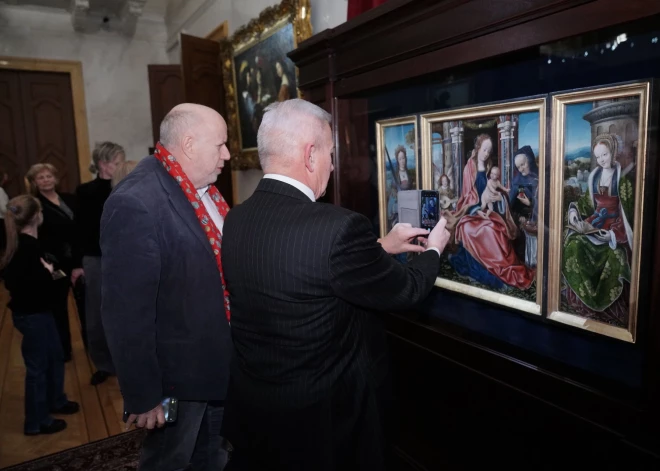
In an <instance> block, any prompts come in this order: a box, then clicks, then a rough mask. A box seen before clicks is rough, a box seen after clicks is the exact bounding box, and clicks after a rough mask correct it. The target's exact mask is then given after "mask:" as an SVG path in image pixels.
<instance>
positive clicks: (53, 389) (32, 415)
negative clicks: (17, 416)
mask: <svg viewBox="0 0 660 471" xmlns="http://www.w3.org/2000/svg"><path fill="white" fill-rule="evenodd" d="M13 320H14V326H15V327H16V328H17V329H18V331H19V332H20V333H21V334H23V342H22V343H21V353H22V354H23V361H24V362H25V429H24V431H25V432H26V433H30V432H32V433H34V432H39V430H40V427H41V426H42V425H50V424H51V423H52V421H53V418H52V417H51V416H50V409H59V408H61V407H62V406H64V405H65V404H66V403H67V397H66V394H64V354H63V353H62V345H61V343H60V337H59V334H58V333H57V327H56V326H55V319H53V315H52V314H51V313H49V312H47V313H41V314H20V313H14V314H13Z"/></svg>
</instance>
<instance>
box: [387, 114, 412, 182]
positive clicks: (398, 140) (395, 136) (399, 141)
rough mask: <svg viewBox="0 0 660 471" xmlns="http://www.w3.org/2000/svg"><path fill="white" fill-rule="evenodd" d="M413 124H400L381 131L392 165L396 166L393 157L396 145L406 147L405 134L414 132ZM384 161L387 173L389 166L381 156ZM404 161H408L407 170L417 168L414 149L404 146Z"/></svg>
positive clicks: (394, 157)
mask: <svg viewBox="0 0 660 471" xmlns="http://www.w3.org/2000/svg"><path fill="white" fill-rule="evenodd" d="M414 129H415V125H414V124H412V123H411V124H400V125H398V126H389V127H386V128H385V129H384V131H383V135H384V141H385V147H387V151H388V152H389V153H390V159H392V165H396V156H395V155H394V149H396V147H397V146H398V145H403V146H406V134H407V133H408V132H409V131H414ZM383 158H384V159H385V165H386V169H387V170H388V172H389V164H388V163H387V156H386V155H383ZM406 159H407V160H408V168H409V169H414V168H415V167H417V160H416V159H415V149H411V148H410V147H408V146H406Z"/></svg>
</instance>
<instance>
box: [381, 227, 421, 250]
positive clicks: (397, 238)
mask: <svg viewBox="0 0 660 471" xmlns="http://www.w3.org/2000/svg"><path fill="white" fill-rule="evenodd" d="M428 235H429V231H427V230H426V229H420V228H418V227H412V226H411V225H410V224H408V223H404V222H400V223H398V224H395V225H394V227H393V228H392V230H391V231H390V232H389V234H387V235H386V236H385V237H383V238H382V239H378V242H380V245H382V246H383V250H385V252H387V253H388V254H391V255H396V254H400V253H404V252H424V247H422V246H421V245H415V244H412V243H411V242H412V240H413V239H414V238H415V237H420V238H425V237H427V236H428ZM424 240H425V239H424Z"/></svg>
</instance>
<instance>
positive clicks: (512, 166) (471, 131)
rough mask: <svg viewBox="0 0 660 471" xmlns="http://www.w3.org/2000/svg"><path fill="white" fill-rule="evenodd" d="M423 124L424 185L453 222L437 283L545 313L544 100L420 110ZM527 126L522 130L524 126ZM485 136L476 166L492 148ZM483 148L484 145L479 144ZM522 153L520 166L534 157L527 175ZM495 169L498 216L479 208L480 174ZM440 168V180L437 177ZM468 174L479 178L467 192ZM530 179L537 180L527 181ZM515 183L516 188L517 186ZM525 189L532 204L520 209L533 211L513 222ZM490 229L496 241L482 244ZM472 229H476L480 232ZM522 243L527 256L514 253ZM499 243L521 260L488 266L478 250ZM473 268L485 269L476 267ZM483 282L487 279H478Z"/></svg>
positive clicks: (468, 293) (529, 162) (532, 312)
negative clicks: (437, 196) (520, 168)
mask: <svg viewBox="0 0 660 471" xmlns="http://www.w3.org/2000/svg"><path fill="white" fill-rule="evenodd" d="M420 121H421V124H420V132H421V141H422V172H423V176H422V178H423V183H424V188H428V189H433V190H438V191H439V192H440V200H441V202H440V208H441V213H443V214H444V216H445V218H446V219H447V221H448V225H447V227H448V228H449V229H450V232H451V234H452V238H451V240H450V244H449V245H448V247H447V248H446V249H445V253H444V254H443V256H442V263H441V272H440V276H438V278H437V279H436V282H435V286H437V287H439V288H443V289H447V290H449V291H453V292H456V293H460V294H463V295H467V296H471V297H475V298H478V299H480V300H484V301H487V302H490V303H494V304H498V305H501V306H505V307H508V308H512V309H516V310H519V311H523V312H526V313H528V314H533V315H539V316H540V315H541V311H542V304H543V291H544V290H543V286H544V284H543V269H544V250H543V248H544V227H545V204H546V192H545V178H546V176H545V166H546V156H545V149H546V137H545V134H546V98H545V97H539V98H529V99H522V100H519V101H512V102H506V103H496V104H489V105H481V106H475V107H469V108H461V109H458V110H447V111H440V112H433V113H427V114H423V115H421V117H420ZM523 125H524V129H521V128H522V127H523ZM439 129H440V130H441V131H439ZM482 136H486V137H482ZM521 140H522V141H523V142H522V144H524V146H522V145H521V142H520V141H521ZM487 141H490V145H491V150H490V152H489V151H488V150H486V151H485V154H483V155H485V156H486V157H485V160H484V161H482V163H478V160H477V159H479V158H482V157H480V156H481V155H482V154H480V152H481V149H484V148H486V149H487V145H488V144H487ZM528 141H529V142H528ZM477 145H478V146H479V149H475V146H477ZM438 146H440V148H438ZM495 146H497V147H496V149H497V150H496V151H497V154H496V155H497V158H498V161H497V164H493V162H492V160H491V157H490V155H491V154H492V153H493V150H494V148H495ZM534 147H535V149H534ZM473 150H474V152H472V151H473ZM473 154H474V155H473ZM438 156H440V159H441V161H442V162H441V165H442V166H441V168H442V170H439V169H438V165H436V163H435V162H434V157H435V158H436V159H437V158H438ZM518 156H522V158H521V159H519V162H520V163H521V164H522V163H523V162H525V161H527V162H528V164H527V165H528V167H527V169H526V170H525V168H523V171H527V172H528V173H526V174H523V173H521V172H519V171H518V169H517V168H516V163H515V161H516V160H517V159H516V158H517V157H518ZM530 159H531V160H530ZM480 165H483V166H485V170H478V168H479V166H480ZM496 166H497V167H500V168H499V169H498V170H499V172H500V180H501V184H502V186H503V188H502V189H501V190H498V191H499V192H500V195H501V196H500V202H498V203H497V210H496V211H494V212H496V214H493V211H492V210H491V211H488V209H490V206H488V205H486V208H487V209H485V210H483V211H481V208H478V207H477V206H476V205H479V204H480V203H481V201H482V196H479V194H478V189H477V183H476V182H477V178H478V177H479V173H480V172H485V173H486V178H490V175H491V172H490V170H492V169H493V168H494V167H496ZM468 167H469V168H468ZM532 169H533V170H534V173H532ZM438 172H440V178H436V174H437V173H438ZM450 175H451V176H450ZM466 175H468V176H469V178H471V179H473V181H472V182H471V183H470V186H469V187H466V188H465V189H464V186H463V185H464V181H463V180H464V178H465V176H466ZM443 177H446V179H445V178H443ZM527 180H529V181H530V182H532V183H533V185H531V184H530V185H527V184H523V183H522V182H523V181H527ZM513 186H516V189H515V190H514V188H513ZM507 187H508V188H507ZM521 188H522V189H521ZM464 190H465V191H464ZM511 192H513V193H515V194H514V198H515V199H514V200H513V203H510V202H509V200H510V194H511ZM525 192H528V193H529V194H528V196H529V198H527V197H525V198H526V199H525V201H526V202H528V203H530V204H529V205H528V206H529V207H530V208H529V210H527V209H525V208H522V209H521V211H522V210H524V211H528V212H529V216H528V218H527V220H525V222H524V223H523V222H522V221H520V223H518V221H513V217H512V214H513V209H512V208H513V206H514V205H515V207H516V208H518V207H519V206H520V205H521V204H522V203H519V202H518V200H519V199H520V198H519V197H521V195H522V194H523V193H525ZM484 193H485V191H484ZM463 195H465V196H463ZM482 195H483V194H482ZM475 198H476V200H475V201H472V200H473V199H475ZM482 208H483V206H482ZM516 214H517V213H516ZM525 214H527V213H525ZM479 218H482V219H481V220H480V219H479ZM523 224H524V228H523ZM482 225H489V226H490V227H491V228H492V229H490V228H485V229H484V228H483V227H481V226H482ZM472 226H474V229H472V228H471V227H472ZM518 226H520V227H518ZM514 227H515V228H516V230H514V229H513V228H514ZM505 228H506V229H505ZM523 229H524V230H523ZM459 231H460V234H461V237H462V240H460V241H458V240H457V238H456V237H457V233H458V232H459ZM488 231H491V232H488ZM518 231H520V232H518ZM477 232H478V233H479V234H480V235H479V237H477ZM486 233H488V234H492V236H493V238H494V239H493V240H497V242H496V243H492V242H485V243H483V242H478V241H480V240H484V235H485V234H486ZM470 234H474V237H472V236H470ZM513 235H515V236H516V238H513V237H512V236H513ZM505 237H509V238H505ZM500 238H502V240H500ZM521 240H522V242H521ZM502 241H505V242H506V244H508V245H510V246H511V248H510V249H509V250H508V251H505V250H504V249H503V248H501V244H502V243H503V242H502ZM464 243H465V244H466V245H464ZM521 243H522V244H523V246H522V247H523V248H524V250H523V251H525V250H528V251H529V254H528V253H527V252H525V255H524V257H523V258H522V259H520V257H518V256H517V255H511V254H515V253H516V250H514V244H518V245H517V246H516V247H518V249H520V244H521ZM498 244H499V245H498ZM534 246H535V247H536V248H535V249H534V248H533V247H534ZM493 247H495V248H498V250H500V251H501V252H502V253H507V254H508V255H507V260H508V258H511V257H515V260H514V261H515V263H512V264H510V265H508V266H505V264H504V263H502V264H501V265H500V266H497V265H495V266H490V265H487V263H486V261H485V259H486V258H489V257H486V256H484V257H480V255H483V254H480V253H479V252H480V251H481V252H483V253H486V252H488V250H491V251H492V250H495V248H493ZM528 247H532V248H530V249H528ZM467 254H469V255H467ZM472 254H474V255H472ZM528 256H529V260H528V258H527V257H528ZM453 257H455V258H453ZM466 257H468V258H469V257H471V260H474V261H475V262H476V263H477V264H478V267H475V266H474V265H473V264H472V265H470V267H471V268H464V267H467V265H463V264H462V262H461V260H463V259H466V260H467V259H468V258H466ZM452 258H453V260H452ZM493 259H494V258H493ZM508 261H509V262H510V261H511V260H508ZM473 268H474V270H477V269H478V271H479V272H481V273H482V274H479V273H476V272H473V271H470V270H472V269H473ZM443 274H444V275H445V276H442V275H443ZM477 279H479V280H482V281H481V282H477ZM505 280H506V282H505ZM516 294H517V295H518V296H516Z"/></svg>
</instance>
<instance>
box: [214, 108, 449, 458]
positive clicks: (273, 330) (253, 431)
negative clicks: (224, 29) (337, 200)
mask: <svg viewBox="0 0 660 471" xmlns="http://www.w3.org/2000/svg"><path fill="white" fill-rule="evenodd" d="M330 122H331V119H330V115H329V114H328V113H326V112H325V111H323V110H322V109H321V108H319V107H317V106H316V105H313V104H311V103H308V102H306V101H304V100H298V99H295V100H288V101H284V102H279V103H274V104H272V105H270V106H269V107H268V108H267V109H266V111H265V114H264V118H263V121H262V123H261V127H260V128H259V132H258V138H257V140H258V146H259V159H260V161H261V165H262V168H263V169H264V173H265V175H264V178H263V180H262V181H261V182H260V183H259V186H258V187H257V189H256V191H255V193H254V195H252V196H251V197H250V198H249V199H248V200H246V201H245V202H244V203H243V204H241V205H239V206H237V207H236V208H234V209H232V210H231V211H230V212H229V214H228V215H227V219H226V221H225V225H224V234H223V242H222V263H223V268H224V273H225V276H226V282H227V288H228V291H229V293H230V301H231V312H232V317H231V329H232V338H233V343H234V359H233V364H232V366H231V379H230V385H229V391H228V394H227V401H226V403H225V419H224V421H225V422H224V432H223V436H224V437H226V438H227V440H228V441H229V442H230V443H231V444H232V446H233V450H234V451H233V454H232V458H231V460H230V463H229V465H228V467H227V470H234V471H236V470H241V471H242V470H250V471H251V470H266V469H267V470H283V471H284V470H286V471H294V470H300V471H302V470H305V471H325V470H328V471H330V470H342V471H346V470H353V469H354V470H358V469H359V470H383V469H385V468H386V461H387V459H386V453H387V449H388V445H387V432H386V430H387V427H386V426H387V423H386V414H387V409H388V400H389V396H390V395H389V382H388V358H387V346H386V343H387V339H386V334H385V330H384V328H383V326H382V324H381V320H380V319H379V317H378V315H377V314H376V313H375V312H374V311H385V310H397V309H407V308H411V307H412V306H413V305H414V304H416V303H418V302H420V301H422V300H423V299H424V298H425V297H426V296H427V295H428V294H429V292H430V291H431V288H432V286H433V283H434V281H435V278H436V274H437V272H438V268H439V261H440V258H439V255H440V253H441V252H442V250H443V249H444V247H445V245H446V243H447V240H448V238H449V233H448V232H447V231H446V230H445V224H446V221H445V220H444V219H443V220H441V222H440V223H439V224H438V225H437V226H436V228H435V229H434V230H433V231H431V233H428V231H425V230H421V229H414V228H412V227H410V226H405V225H401V224H400V225H397V226H395V228H394V229H393V230H392V232H391V233H390V234H388V235H387V236H385V237H384V238H383V239H382V240H377V239H376V236H375V235H374V234H373V233H372V231H371V223H370V221H369V220H368V219H367V218H366V217H364V216H362V215H360V214H358V213H354V212H352V211H349V210H347V209H344V208H341V207H338V206H333V205H328V204H323V203H315V200H316V199H317V198H319V197H320V196H322V195H323V193H324V192H325V189H326V186H327V183H328V179H329V177H330V173H331V172H332V170H333V165H332V153H333V140H332V132H331V128H330ZM415 237H422V239H423V240H424V241H425V245H426V248H424V247H420V246H418V245H412V244H411V243H410V241H411V240H412V239H413V238H415ZM405 251H419V252H423V253H421V254H420V255H419V256H418V257H416V258H415V260H414V261H413V262H411V263H410V264H408V265H401V264H399V263H398V262H396V261H395V260H393V259H392V257H390V256H389V255H388V254H395V253H402V252H405Z"/></svg>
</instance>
